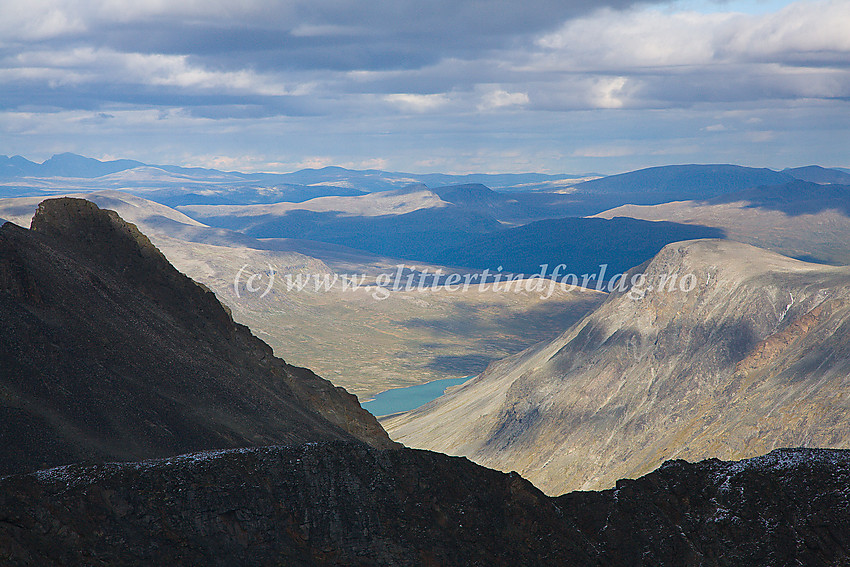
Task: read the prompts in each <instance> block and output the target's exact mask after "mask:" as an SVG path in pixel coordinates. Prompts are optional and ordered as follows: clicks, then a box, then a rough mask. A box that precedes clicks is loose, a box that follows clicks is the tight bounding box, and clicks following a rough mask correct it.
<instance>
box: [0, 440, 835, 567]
mask: <svg viewBox="0 0 850 567" xmlns="http://www.w3.org/2000/svg"><path fill="white" fill-rule="evenodd" d="M848 486H850V455H849V454H848V452H847V451H828V450H777V451H774V452H773V453H771V454H770V455H768V456H766V457H760V458H756V459H752V460H750V461H744V462H737V463H734V462H733V463H730V462H722V461H717V460H709V461H704V462H701V463H697V464H689V463H686V462H684V461H671V462H668V463H665V464H664V465H663V466H662V467H661V468H660V469H659V470H657V471H655V472H653V473H651V474H649V475H646V476H645V477H643V478H640V479H638V480H634V481H622V482H620V483H618V485H617V488H615V489H611V490H606V491H603V492H575V493H571V494H567V495H564V496H561V497H559V498H548V497H546V496H544V495H543V494H542V493H541V492H540V491H538V490H537V489H535V488H534V487H533V486H532V485H531V484H530V483H528V482H527V481H525V480H524V479H522V478H521V477H519V476H518V475H516V474H515V473H511V474H504V473H499V472H495V471H492V470H489V469H485V468H483V467H480V466H478V465H474V464H473V463H471V462H469V461H467V460H466V459H463V458H457V457H447V456H445V455H441V454H437V453H430V452H427V451H415V450H410V449H403V450H399V451H386V450H384V451H381V450H375V449H372V448H368V447H366V446H365V445H360V444H351V443H341V442H331V443H319V444H309V445H306V446H301V447H266V448H254V449H241V450H232V451H226V452H208V453H200V454H194V455H185V456H181V457H175V458H170V459H166V460H161V461H148V462H143V463H121V464H114V463H112V464H103V465H95V466H88V467H86V466H79V465H73V466H68V467H62V468H59V469H53V470H48V471H41V472H38V473H34V474H28V475H19V476H11V477H6V478H3V479H0V560H2V561H3V562H4V564H8V565H31V564H38V565H65V566H67V565H237V564H240V565H248V564H250V565H298V566H300V565H411V566H413V565H416V566H419V565H447V566H466V565H481V566H500V565H504V566H516V565H527V566H549V565H551V566H569V565H577V566H578V565H580V566H593V565H629V566H634V565H647V566H648V565H700V566H702V565H706V566H707V565H748V566H759V565H764V566H768V565H770V566H774V565H807V566H818V565H844V564H847V562H848V561H850V489H848Z"/></svg>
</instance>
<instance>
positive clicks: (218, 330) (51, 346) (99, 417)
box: [0, 199, 394, 474]
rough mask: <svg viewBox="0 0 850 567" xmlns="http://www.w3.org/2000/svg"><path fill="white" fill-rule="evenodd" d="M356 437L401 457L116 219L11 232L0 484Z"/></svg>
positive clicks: (342, 396) (82, 207) (75, 206)
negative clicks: (69, 468) (44, 472)
mask: <svg viewBox="0 0 850 567" xmlns="http://www.w3.org/2000/svg"><path fill="white" fill-rule="evenodd" d="M352 436H354V437H356V438H358V439H360V440H362V441H366V442H368V443H372V444H374V445H376V446H379V447H390V446H393V445H394V444H393V443H392V442H391V441H389V439H388V438H387V437H386V434H385V433H384V431H383V430H382V429H381V427H380V425H378V423H377V422H376V421H375V420H374V418H373V417H372V416H371V415H370V414H368V413H367V412H366V411H364V410H363V409H362V408H360V406H359V404H358V403H357V400H356V398H355V397H354V396H352V395H350V394H348V393H347V392H345V391H344V390H342V389H341V388H335V387H334V386H333V385H332V384H330V383H329V382H327V381H325V380H322V379H321V378H319V377H317V376H316V375H315V374H313V373H312V372H310V371H308V370H304V369H298V368H294V367H291V366H289V365H287V364H286V363H285V362H283V361H282V360H280V359H277V358H275V357H274V356H273V355H272V350H271V348H269V347H268V345H266V344H265V343H263V342H262V341H260V340H259V339H257V338H256V337H254V336H253V335H252V334H251V333H250V331H249V330H248V329H247V327H244V326H242V325H238V324H236V323H234V322H233V320H232V319H231V317H230V315H229V314H228V312H227V311H226V310H225V308H224V307H222V305H221V304H220V303H219V302H218V300H217V299H216V297H215V295H214V294H213V293H212V292H210V291H209V290H208V289H206V288H204V287H203V286H200V285H198V284H196V283H195V282H193V281H192V280H191V279H189V278H188V277H186V276H184V275H183V274H181V273H180V272H178V271H177V270H176V269H174V268H173V267H172V266H171V265H170V264H169V263H168V262H167V260H166V259H165V257H164V256H163V255H162V254H161V253H160V252H159V250H157V249H156V247H154V246H153V245H152V244H151V243H150V241H149V240H148V239H147V238H146V237H145V236H144V235H142V234H141V233H140V232H139V231H138V230H137V229H136V227H135V226H133V225H132V224H129V223H126V222H124V221H123V220H121V219H120V218H119V217H118V215H117V214H115V213H113V212H111V211H105V210H101V209H99V208H98V207H96V206H95V205H94V204H92V203H90V202H87V201H84V200H80V199H51V200H48V201H45V202H44V203H43V204H42V205H41V206H40V207H39V209H38V212H37V214H36V215H35V217H34V219H33V222H32V229H31V230H26V229H23V228H20V227H18V226H16V225H13V224H10V223H7V224H4V225H3V226H2V228H0V474H8V473H13V472H23V471H28V470H35V469H38V468H44V467H48V466H54V465H60V464H65V463H71V462H76V461H81V460H83V461H85V460H94V461H102V460H115V459H118V460H125V459H133V460H138V459H144V458H152V457H162V456H167V455H174V454H179V453H184V452H187V451H192V450H201V449H212V448H229V447H243V446H250V445H267V444H273V443H297V442H309V441H319V440H330V439H352Z"/></svg>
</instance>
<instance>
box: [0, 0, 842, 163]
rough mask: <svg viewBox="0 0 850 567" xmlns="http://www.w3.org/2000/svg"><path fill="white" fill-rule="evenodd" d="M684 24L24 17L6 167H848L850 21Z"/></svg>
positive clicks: (150, 6) (36, 13) (643, 8)
mask: <svg viewBox="0 0 850 567" xmlns="http://www.w3.org/2000/svg"><path fill="white" fill-rule="evenodd" d="M712 1H713V0H702V2H689V3H687V5H689V6H694V5H696V6H697V7H700V6H705V5H706V3H710V2H712ZM754 1H755V0H754ZM738 4H739V3H732V4H728V5H730V6H735V5H738ZM680 5H681V2H672V3H670V2H668V3H658V2H640V3H638V2H635V1H633V0H606V1H603V2H590V1H588V0H582V1H578V0H567V1H559V0H539V1H534V2H526V3H520V2H516V1H513V0H494V1H493V2H488V3H481V2H479V1H477V0H461V1H453V2H449V1H448V0H434V1H433V2H427V3H424V2H421V1H413V0H376V1H374V2H355V1H354V0H287V1H279V0H245V1H244V2H233V1H232V0H206V1H200V0H184V1H180V2H174V1H173V0H137V1H134V2H130V1H129V0H86V1H83V0H30V1H28V2H23V0H7V1H5V2H2V3H0V153H2V151H8V152H12V153H20V152H22V151H24V150H23V149H22V148H23V147H25V146H31V147H37V146H38V143H39V142H40V143H41V144H42V146H43V147H45V148H47V147H50V148H53V147H56V149H57V151H65V150H70V151H78V152H81V153H86V150H85V148H84V147H83V146H82V144H84V143H86V144H90V145H91V147H92V151H91V153H92V154H93V155H95V154H96V155H101V154H105V153H118V149H117V148H116V144H124V147H126V148H127V152H128V154H129V153H132V152H139V151H143V150H142V149H139V148H137V145H138V146H140V147H143V148H144V151H147V152H149V153H150V154H151V156H152V157H150V158H146V157H144V156H141V155H137V156H135V157H136V158H142V159H143V160H144V161H151V162H156V161H160V162H162V161H173V159H172V160H169V159H164V157H162V156H167V155H173V156H184V157H185V159H187V160H196V163H197V162H198V161H197V160H201V159H203V160H205V162H204V163H213V161H212V160H215V159H231V160H236V161H234V162H232V163H237V162H238V163H243V164H245V166H246V168H250V169H255V168H261V167H262V164H266V165H268V166H269V167H273V168H275V169H278V170H279V169H280V168H281V167H284V165H282V164H288V165H289V166H292V167H293V168H295V167H298V166H300V165H303V164H314V165H318V164H325V165H327V164H330V163H346V164H366V163H375V164H378V163H384V164H386V166H387V167H393V168H396V169H398V170H403V169H404V167H405V164H407V166H409V167H413V166H414V165H415V166H416V167H422V168H434V169H436V168H443V167H444V168H447V169H453V170H457V171H461V170H469V169H470V168H475V167H481V168H487V169H489V170H493V169H499V165H500V164H501V166H502V167H505V168H507V167H511V168H519V167H528V168H532V169H534V168H540V169H550V170H553V171H555V170H558V169H559V168H561V167H566V166H567V165H566V164H561V162H559V161H558V159H563V160H570V159H573V160H578V161H577V162H576V163H588V164H589V165H588V166H587V167H586V169H585V170H590V168H591V167H593V168H595V167H596V165H595V164H597V163H599V160H609V161H607V162H606V163H609V162H610V163H615V162H616V163H622V164H625V163H633V162H632V161H630V160H634V162H635V163H636V162H637V161H638V160H641V159H645V160H649V159H651V156H654V155H658V156H660V155H664V152H665V151H670V150H669V148H668V147H667V146H665V144H668V145H669V147H670V148H673V147H675V149H676V151H685V150H687V151H688V152H690V151H692V150H693V151H694V152H697V153H698V152H699V151H700V149H702V150H703V151H705V152H707V153H708V152H714V153H713V154H712V155H714V156H715V159H721V158H723V157H724V156H727V157H728V159H729V160H732V161H734V160H735V159H737V158H736V156H740V155H743V154H742V153H741V151H740V149H741V148H744V147H747V146H745V144H751V142H752V140H758V141H759V146H760V148H761V149H760V151H761V152H762V154H760V155H765V156H767V155H772V154H770V153H769V150H773V149H776V150H777V151H780V150H781V151H785V152H791V149H788V148H791V147H792V146H793V145H794V144H795V143H796V142H795V140H798V139H802V138H800V136H801V135H800V136H796V134H799V133H800V132H809V133H810V134H808V135H810V136H811V139H808V140H807V142H806V143H807V144H808V147H807V148H806V149H805V151H806V152H812V153H813V152H814V151H815V148H824V147H825V148H838V147H841V143H835V141H834V140H831V143H830V144H827V143H826V142H824V143H822V144H819V143H818V142H817V140H816V134H815V132H824V133H826V134H825V136H826V137H827V138H829V136H838V135H837V134H835V133H836V132H838V133H845V136H844V138H843V140H845V141H846V128H847V127H848V126H847V124H846V122H847V121H846V120H843V119H841V118H840V117H841V116H844V115H850V113H848V112H847V108H846V106H847V103H848V99H850V34H847V33H846V23H847V22H848V21H850V3H848V2H846V1H843V0H834V1H820V0H818V1H809V0H803V1H799V2H795V3H791V4H789V5H787V6H786V7H785V8H783V9H780V10H773V11H767V10H761V11H758V13H736V12H732V11H730V10H728V9H726V10H727V11H724V9H725V8H724V6H727V4H724V3H722V2H719V1H718V2H715V3H714V4H712V6H714V8H713V9H710V10H708V12H709V13H701V12H697V11H693V10H689V11H683V10H681V9H678V6H680ZM770 5H771V6H775V5H776V3H775V2H774V3H771V4H770ZM736 112H737V113H739V114H738V115H734V114H729V113H736ZM104 115H109V116H111V118H106V117H105V116H104ZM752 120H757V121H759V122H753V123H747V121H752ZM721 124H722V125H723V127H724V128H726V129H725V130H724V129H720V128H719V127H718V126H719V125H721ZM51 132H52V133H53V137H52V138H49V137H48V136H49V135H50V133H51ZM765 132H767V133H768V134H764V133H765ZM791 132H793V133H794V134H795V135H792V134H791ZM708 133H710V134H711V135H709V134H708ZM830 133H831V134H830ZM107 137H108V140H107ZM83 140H88V142H83ZM840 141H841V140H839V142H840ZM656 142H657V143H656ZM63 144H64V145H63ZM142 144H143V146H142ZM711 144H716V146H715V145H711ZM736 144H737V145H736ZM213 145H217V147H212V146H213ZM190 146H191V147H190ZM242 146H244V147H251V148H253V149H252V150H251V153H250V154H249V153H248V152H247V151H246V150H243V149H242ZM844 146H845V147H846V144H844ZM6 148H8V149H6ZM268 148H275V149H274V151H271V150H269V149H268ZM435 148H438V149H439V151H438V150H437V149H435ZM694 148H696V149H694ZM39 151H41V150H39ZM800 151H802V150H800ZM831 151H834V152H838V151H839V150H837V149H836V150H831ZM553 152H556V153H558V155H559V156H561V157H560V158H558V157H553V156H554V155H555V154H554V153H553ZM249 155H253V156H254V157H253V158H249ZM777 155H779V154H777ZM783 155H786V154H783ZM194 156H201V157H197V158H196V157H194ZM222 156H223V157H222ZM228 156H230V157H228ZM316 156H319V157H318V158H317V157H316ZM377 156H380V157H377ZM48 157H49V156H48ZM585 158H586V159H587V160H590V161H582V160H584V159H585ZM694 159H695V160H698V159H697V158H694ZM317 160H318V161H317ZM369 160H385V161H380V162H378V161H375V162H371V161H369ZM222 163H225V162H222ZM227 163H231V162H227ZM534 163H537V164H538V166H536V167H535V166H534V165H533V164H534ZM524 164H527V165H524ZM848 165H850V164H848ZM580 170H581V169H580Z"/></svg>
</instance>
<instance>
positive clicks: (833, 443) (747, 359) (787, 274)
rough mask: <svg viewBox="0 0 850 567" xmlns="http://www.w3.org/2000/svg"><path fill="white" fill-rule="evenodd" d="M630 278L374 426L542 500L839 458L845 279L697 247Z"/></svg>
mask: <svg viewBox="0 0 850 567" xmlns="http://www.w3.org/2000/svg"><path fill="white" fill-rule="evenodd" d="M640 271H641V272H643V273H644V274H645V277H646V280H645V282H644V285H642V286H640V285H639V286H635V287H633V288H631V289H629V290H628V291H625V292H622V293H620V292H615V293H613V294H612V295H611V297H609V299H608V300H607V301H606V303H604V304H603V305H602V306H600V307H599V308H598V309H596V310H595V311H593V312H592V313H590V314H589V315H587V316H586V317H585V318H584V319H583V320H582V321H580V322H579V323H577V324H576V325H575V326H573V327H572V328H571V329H569V330H568V331H567V332H565V333H564V334H563V335H562V336H561V337H559V338H558V339H556V340H555V341H553V342H551V343H548V344H542V345H538V346H537V347H533V348H531V349H529V350H527V351H525V352H523V353H520V354H518V355H516V356H513V357H510V358H507V359H505V360H502V361H500V362H497V363H494V364H492V365H491V366H490V367H489V368H488V370H487V371H486V372H485V373H483V374H482V375H481V376H479V377H477V378H476V379H475V380H472V381H470V382H468V383H467V384H466V385H464V386H463V387H462V388H460V389H458V390H456V391H454V392H451V393H449V394H448V395H446V396H443V397H442V398H439V399H438V400H435V401H434V402H432V403H431V404H429V405H427V406H424V407H423V408H420V409H419V410H414V411H413V412H410V413H408V414H404V415H401V416H399V417H396V418H392V419H389V420H386V421H385V422H384V426H385V427H386V428H387V430H388V431H389V432H390V434H391V436H392V437H393V438H394V439H396V440H397V441H400V442H402V443H404V444H405V445H408V446H412V447H418V448H424V449H431V450H436V451H442V452H446V453H449V454H454V455H465V456H468V457H469V458H470V459H472V460H473V461H475V462H477V463H479V464H482V465H484V466H490V467H493V468H497V469H500V470H505V471H508V470H516V471H518V472H519V473H520V474H521V475H523V476H524V477H525V478H528V479H529V480H531V481H532V482H533V483H534V484H535V485H536V486H538V487H539V488H541V489H542V490H544V491H545V492H547V493H549V494H560V493H563V492H565V491H567V490H575V489H599V488H607V487H610V486H613V485H614V482H615V481H616V480H617V479H619V478H634V477H637V476H639V475H642V474H645V473H647V472H649V471H651V470H653V469H655V468H657V467H658V466H659V465H660V464H661V463H662V462H663V461H665V460H668V459H673V458H685V459H688V460H691V461H693V460H700V459H704V458H710V457H718V458H724V459H740V458H747V457H752V456H755V455H759V454H764V453H766V452H768V451H770V450H772V449H774V448H777V447H793V446H806V447H835V448H846V447H850V421H848V420H847V415H848V411H850V397H848V395H847V392H848V388H850V269H848V268H844V267H829V266H821V265H815V264H807V263H804V262H799V261H796V260H791V259H789V258H785V257H783V256H779V255H777V254H774V253H771V252H767V251H764V250H760V249H757V248H754V247H752V246H748V245H744V244H738V243H734V242H728V241H717V240H697V241H689V242H683V243H676V244H671V245H668V246H667V247H665V248H664V249H663V250H662V251H661V252H660V253H659V254H658V255H657V256H656V257H655V258H654V259H653V260H652V261H651V262H650V263H649V264H648V265H647V266H645V269H643V270H640ZM665 274H667V275H670V274H676V275H677V278H678V279H677V280H676V281H675V283H674V284H672V289H673V290H672V291H670V288H671V284H670V283H669V280H668V282H667V283H666V284H665V287H664V289H659V288H660V287H661V286H660V285H659V283H660V281H661V280H660V278H661V277H662V276H663V275H665ZM632 275H634V274H632ZM689 275H690V276H692V279H690V278H689V279H688V280H687V281H686V280H684V279H683V278H684V277H685V276H689ZM630 277H631V276H630ZM637 281H639V280H637ZM683 283H684V285H681V284H683ZM653 286H654V287H653ZM650 288H652V289H650ZM683 288H685V289H689V291H682V289H683Z"/></svg>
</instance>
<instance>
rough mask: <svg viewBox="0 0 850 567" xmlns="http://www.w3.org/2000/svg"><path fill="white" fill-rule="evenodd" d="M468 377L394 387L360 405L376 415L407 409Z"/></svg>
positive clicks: (431, 398)
mask: <svg viewBox="0 0 850 567" xmlns="http://www.w3.org/2000/svg"><path fill="white" fill-rule="evenodd" d="M470 378H472V376H466V377H465V378H446V379H444V380H434V381H433V382H428V383H427V384H417V385H416V386H407V387H406V388H394V389H392V390H387V391H386V392H381V393H380V394H378V395H377V396H375V398H374V399H372V400H371V401H368V402H363V403H362V404H361V405H362V406H363V409H365V410H366V411H368V412H370V413H371V414H372V415H378V416H380V415H389V414H391V413H398V412H400V411H409V410H412V409H416V408H418V407H419V406H422V405H425V404H427V403H428V402H430V401H431V400H435V399H437V398H439V397H440V396H442V395H443V392H445V391H446V388H450V387H451V386H457V385H458V384H463V383H464V382H466V381H467V380H469V379H470Z"/></svg>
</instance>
